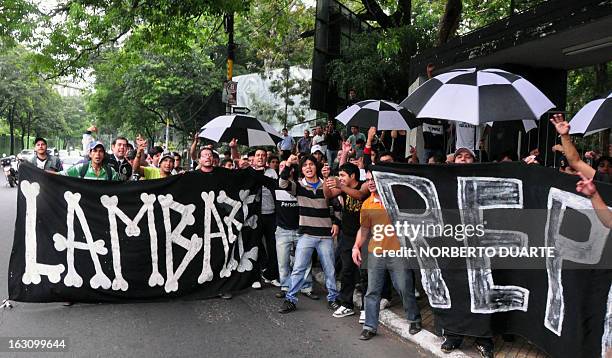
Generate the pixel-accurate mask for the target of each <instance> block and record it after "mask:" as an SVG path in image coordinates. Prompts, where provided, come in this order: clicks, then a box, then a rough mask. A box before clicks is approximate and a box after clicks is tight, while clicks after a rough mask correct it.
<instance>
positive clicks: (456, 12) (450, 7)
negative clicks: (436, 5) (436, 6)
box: [436, 0, 463, 46]
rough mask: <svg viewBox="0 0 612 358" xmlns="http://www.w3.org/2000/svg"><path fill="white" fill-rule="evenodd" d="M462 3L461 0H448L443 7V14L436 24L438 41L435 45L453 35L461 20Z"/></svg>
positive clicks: (443, 42)
mask: <svg viewBox="0 0 612 358" xmlns="http://www.w3.org/2000/svg"><path fill="white" fill-rule="evenodd" d="M462 11H463V4H462V2H461V0H448V1H447V2H446V7H445V8H444V15H442V18H441V19H440V23H439V24H438V42H437V44H436V46H441V45H443V44H445V43H446V42H448V40H449V39H450V38H451V37H452V36H454V35H455V32H456V31H457V28H458V27H459V21H460V20H461V12H462Z"/></svg>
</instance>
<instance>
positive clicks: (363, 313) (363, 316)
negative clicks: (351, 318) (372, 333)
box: [359, 310, 365, 324]
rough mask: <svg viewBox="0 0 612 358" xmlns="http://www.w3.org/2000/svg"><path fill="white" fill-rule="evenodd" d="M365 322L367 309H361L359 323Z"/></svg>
mask: <svg viewBox="0 0 612 358" xmlns="http://www.w3.org/2000/svg"><path fill="white" fill-rule="evenodd" d="M364 323H365V311H363V310H362V311H361V313H360V314H359V324H364Z"/></svg>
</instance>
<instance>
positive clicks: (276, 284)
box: [269, 280, 281, 287]
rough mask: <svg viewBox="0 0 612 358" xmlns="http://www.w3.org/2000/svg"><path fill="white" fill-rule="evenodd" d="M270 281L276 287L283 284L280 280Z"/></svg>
mask: <svg viewBox="0 0 612 358" xmlns="http://www.w3.org/2000/svg"><path fill="white" fill-rule="evenodd" d="M269 283H270V284H271V285H272V286H274V287H280V286H281V284H280V282H278V280H272V281H270V282H269Z"/></svg>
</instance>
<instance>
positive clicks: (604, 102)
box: [570, 92, 612, 136]
mask: <svg viewBox="0 0 612 358" xmlns="http://www.w3.org/2000/svg"><path fill="white" fill-rule="evenodd" d="M570 125H571V127H570V128H571V129H570V134H584V135H585V136H587V135H590V134H593V133H596V132H599V131H602V130H604V129H608V128H612V92H610V94H609V95H608V97H607V98H601V99H596V100H594V101H591V102H589V103H587V104H586V106H584V107H582V108H581V109H580V110H579V111H578V113H576V115H575V116H574V118H572V120H571V121H570Z"/></svg>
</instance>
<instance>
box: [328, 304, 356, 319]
mask: <svg viewBox="0 0 612 358" xmlns="http://www.w3.org/2000/svg"><path fill="white" fill-rule="evenodd" d="M354 314H355V311H353V310H352V309H350V308H346V307H344V306H340V307H339V308H338V309H337V310H336V311H335V312H334V314H333V315H332V316H334V317H336V318H342V317H346V316H351V315H354Z"/></svg>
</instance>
